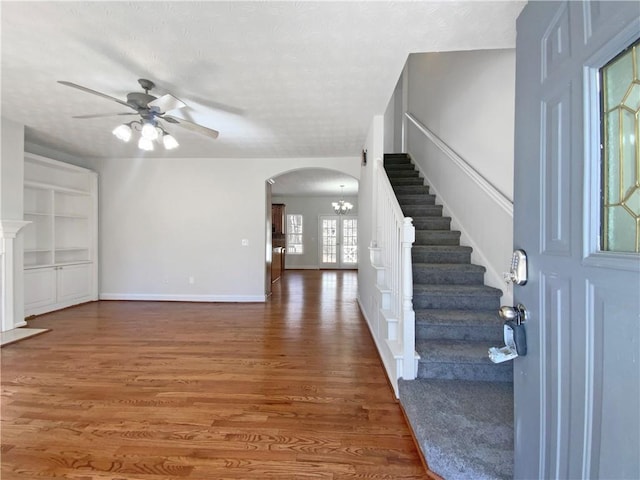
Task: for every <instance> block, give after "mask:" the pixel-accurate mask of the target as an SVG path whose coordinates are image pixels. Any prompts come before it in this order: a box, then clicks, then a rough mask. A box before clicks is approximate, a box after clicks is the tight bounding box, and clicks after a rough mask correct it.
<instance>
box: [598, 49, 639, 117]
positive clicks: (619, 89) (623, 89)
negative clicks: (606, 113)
mask: <svg viewBox="0 0 640 480" xmlns="http://www.w3.org/2000/svg"><path fill="white" fill-rule="evenodd" d="M629 53H630V52H629ZM633 63H634V62H633V56H632V55H631V54H627V55H623V56H621V57H619V58H617V59H616V60H614V61H613V62H611V63H610V64H609V65H607V66H606V67H605V84H606V91H605V95H606V102H605V105H606V107H607V110H610V109H611V108H614V107H616V106H617V105H619V104H620V103H621V102H622V99H623V98H624V96H625V94H626V93H627V90H628V89H629V85H631V82H632V80H633Z"/></svg>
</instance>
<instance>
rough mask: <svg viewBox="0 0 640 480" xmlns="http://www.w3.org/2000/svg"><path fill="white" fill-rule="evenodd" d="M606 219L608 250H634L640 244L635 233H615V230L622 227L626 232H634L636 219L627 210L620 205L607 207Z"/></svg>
mask: <svg viewBox="0 0 640 480" xmlns="http://www.w3.org/2000/svg"><path fill="white" fill-rule="evenodd" d="M609 210H610V211H609V215H608V221H609V224H610V228H608V229H607V232H608V235H609V237H608V238H607V244H608V250H609V251H613V252H636V251H638V248H640V245H638V239H637V238H636V236H635V235H615V232H616V231H617V230H621V229H624V230H626V231H628V232H635V230H636V221H635V219H634V218H633V217H632V216H631V215H629V212H627V211H626V209H625V208H624V207H622V206H617V207H611V208H610V209H609Z"/></svg>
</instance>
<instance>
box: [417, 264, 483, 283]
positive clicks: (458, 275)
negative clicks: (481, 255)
mask: <svg viewBox="0 0 640 480" xmlns="http://www.w3.org/2000/svg"><path fill="white" fill-rule="evenodd" d="M485 271H486V269H485V268H484V267H483V266H481V265H473V264H471V263H414V264H413V283H414V284H431V285H482V284H483V282H484V273H485Z"/></svg>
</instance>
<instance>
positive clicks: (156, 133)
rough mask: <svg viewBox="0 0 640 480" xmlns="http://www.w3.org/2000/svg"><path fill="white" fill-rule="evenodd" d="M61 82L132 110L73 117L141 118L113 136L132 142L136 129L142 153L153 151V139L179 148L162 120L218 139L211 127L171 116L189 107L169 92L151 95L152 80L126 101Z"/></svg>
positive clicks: (167, 145) (143, 79) (128, 96)
mask: <svg viewBox="0 0 640 480" xmlns="http://www.w3.org/2000/svg"><path fill="white" fill-rule="evenodd" d="M58 83H60V84H61V85H65V86H67V87H72V88H76V89H78V90H82V91H83V92H87V93H91V94H93V95H97V96H99V97H102V98H106V99H107V100H111V101H113V102H116V103H119V104H120V105H123V106H125V107H129V108H130V109H132V110H134V112H121V113H106V114H102V113H99V114H92V115H76V116H74V117H73V118H99V117H111V116H121V115H139V116H140V120H134V121H132V122H129V123H125V124H122V125H119V126H118V127H116V128H115V129H114V130H113V134H114V135H115V136H116V137H118V138H119V139H121V140H123V141H129V139H130V138H131V132H132V130H133V129H134V128H135V129H137V130H140V132H141V137H140V142H138V146H139V147H140V148H141V149H143V150H153V142H152V141H153V140H155V139H158V138H160V136H161V138H162V140H163V143H164V145H165V148H167V149H171V148H175V147H177V146H178V143H177V141H176V140H175V138H173V136H171V135H169V134H168V133H167V131H166V130H165V129H164V128H163V126H162V124H161V123H160V120H162V121H165V122H167V123H171V124H175V125H180V126H182V127H184V128H186V129H188V130H191V131H193V132H197V133H199V134H201V135H205V136H207V137H210V138H218V135H219V133H218V131H216V130H213V129H211V128H208V127H204V126H202V125H199V124H197V123H193V122H190V121H188V120H184V119H182V118H176V117H174V116H172V115H169V114H168V113H167V112H170V111H173V110H178V109H180V108H184V107H186V104H185V103H184V102H183V101H182V100H180V99H179V98H177V97H175V96H173V95H171V94H170V93H167V94H166V95H162V96H161V97H156V96H154V95H151V94H150V93H149V90H151V89H153V87H155V84H154V83H153V82H152V81H151V80H147V79H145V78H141V79H139V80H138V83H139V84H140V86H141V87H142V89H143V90H144V92H131V93H128V94H127V100H126V101H123V100H120V99H118V98H116V97H112V96H110V95H107V94H104V93H101V92H98V91H96V90H92V89H90V88H87V87H83V86H82V85H78V84H75V83H72V82H67V81H62V80H59V81H58Z"/></svg>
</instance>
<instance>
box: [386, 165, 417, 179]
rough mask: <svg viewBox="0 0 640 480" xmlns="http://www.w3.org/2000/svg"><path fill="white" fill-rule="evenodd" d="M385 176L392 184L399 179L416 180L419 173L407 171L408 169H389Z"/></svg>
mask: <svg viewBox="0 0 640 480" xmlns="http://www.w3.org/2000/svg"><path fill="white" fill-rule="evenodd" d="M387 176H388V177H389V180H390V181H391V182H393V181H394V180H396V179H399V178H411V177H414V178H417V177H419V176H420V173H419V172H418V171H417V170H409V169H408V168H402V169H390V170H387Z"/></svg>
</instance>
